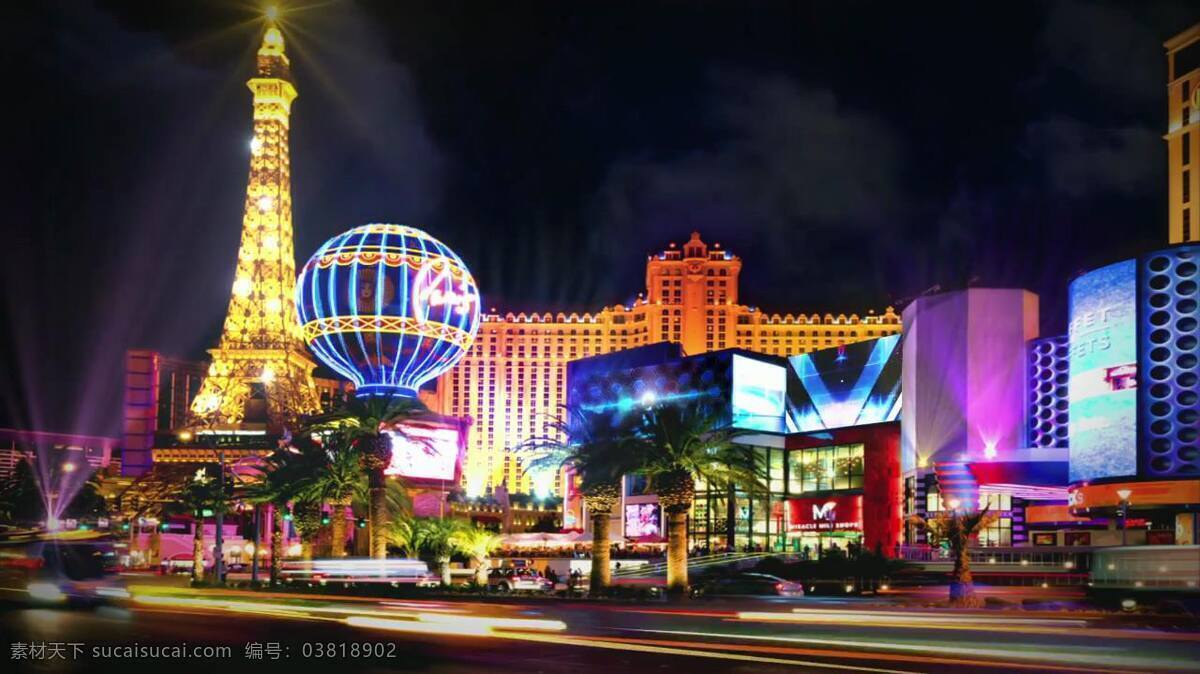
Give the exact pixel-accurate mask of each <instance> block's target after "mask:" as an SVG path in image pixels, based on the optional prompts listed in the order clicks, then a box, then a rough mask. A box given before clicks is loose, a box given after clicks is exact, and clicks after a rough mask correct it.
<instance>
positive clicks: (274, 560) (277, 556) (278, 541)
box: [271, 504, 283, 585]
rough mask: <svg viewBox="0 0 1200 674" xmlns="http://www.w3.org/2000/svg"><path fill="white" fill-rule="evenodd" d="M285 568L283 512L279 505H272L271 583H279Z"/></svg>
mask: <svg viewBox="0 0 1200 674" xmlns="http://www.w3.org/2000/svg"><path fill="white" fill-rule="evenodd" d="M282 569H283V513H282V512H281V511H280V510H279V506H278V505H274V504H273V505H272V506H271V585H278V584H279V572H280V571H281V570H282Z"/></svg>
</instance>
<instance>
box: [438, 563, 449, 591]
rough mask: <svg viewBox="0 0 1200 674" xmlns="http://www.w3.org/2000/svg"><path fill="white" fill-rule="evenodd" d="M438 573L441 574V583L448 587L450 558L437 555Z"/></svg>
mask: <svg viewBox="0 0 1200 674" xmlns="http://www.w3.org/2000/svg"><path fill="white" fill-rule="evenodd" d="M437 563H438V573H439V574H441V576H442V585H443V586H445V587H450V558H449V557H438V560H437Z"/></svg>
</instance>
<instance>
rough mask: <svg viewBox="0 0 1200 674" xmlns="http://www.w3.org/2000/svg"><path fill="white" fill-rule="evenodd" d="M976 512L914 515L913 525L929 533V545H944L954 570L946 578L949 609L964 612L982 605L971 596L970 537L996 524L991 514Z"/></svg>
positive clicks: (980, 601) (955, 510)
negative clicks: (948, 549)
mask: <svg viewBox="0 0 1200 674" xmlns="http://www.w3.org/2000/svg"><path fill="white" fill-rule="evenodd" d="M989 507H990V506H987V507H984V509H983V510H978V511H973V512H972V511H965V512H964V511H960V510H958V509H957V508H955V507H953V506H952V507H951V509H950V510H942V511H940V512H938V513H937V514H935V515H934V516H933V517H931V518H923V517H920V516H917V515H914V516H912V517H911V518H910V521H912V522H913V523H914V524H916V525H917V526H919V527H923V528H924V529H925V530H926V531H928V532H929V542H930V543H932V544H933V545H940V544H942V543H945V544H946V545H947V546H948V547H949V548H950V554H951V555H953V557H954V570H953V571H952V572H951V575H950V605H951V606H960V607H964V608H979V607H980V606H983V601H982V600H980V599H979V597H978V596H977V595H976V594H975V582H974V579H973V578H972V577H971V551H970V548H969V547H968V546H969V545H970V543H971V537H972V536H974V535H975V534H977V533H979V532H980V531H981V530H983V529H986V528H987V526H988V525H989V524H991V523H992V522H995V521H996V515H995V513H989V512H988V508H989Z"/></svg>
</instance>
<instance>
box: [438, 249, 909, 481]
mask: <svg viewBox="0 0 1200 674" xmlns="http://www.w3.org/2000/svg"><path fill="white" fill-rule="evenodd" d="M741 268H742V261H741V259H740V258H738V257H737V256H735V255H733V254H731V253H730V252H729V251H727V250H724V249H722V248H721V246H720V245H719V244H712V245H709V244H707V243H705V242H704V241H703V240H702V239H701V238H700V235H699V234H698V233H693V234H692V236H691V238H690V239H689V240H688V241H687V243H685V244H684V245H683V246H682V247H679V246H676V245H675V244H671V245H670V246H669V247H668V248H667V249H666V250H664V251H662V252H660V253H658V254H655V255H651V256H649V257H648V258H647V261H646V292H645V293H644V294H642V295H641V296H639V298H638V300H637V301H636V302H635V303H633V304H632V305H630V306H622V305H616V306H611V307H606V308H604V309H601V310H600V311H597V312H594V313H585V314H578V313H571V314H564V313H555V314H551V313H516V314H514V313H505V314H500V313H498V312H496V311H495V310H492V311H491V312H488V313H485V314H484V316H483V320H482V322H481V323H480V326H479V333H478V337H477V339H476V340H475V344H474V345H473V346H472V347H471V349H470V350H469V351H468V352H467V354H466V356H465V357H464V358H463V360H462V361H460V362H459V364H458V365H457V366H456V367H455V368H454V369H453V370H451V371H450V372H448V373H446V374H445V375H443V376H442V377H441V378H440V379H439V381H438V388H437V395H436V398H435V399H436V407H437V409H438V410H439V411H441V412H442V413H444V414H448V415H452V416H468V417H470V418H471V419H472V421H473V426H472V429H471V434H470V438H469V439H468V443H469V444H468V448H467V460H466V461H467V463H466V466H465V468H464V474H463V481H464V486H465V488H466V489H467V492H468V493H469V494H473V495H478V494H482V493H484V492H486V491H488V490H490V489H494V488H496V487H497V486H499V485H501V484H504V485H506V486H507V488H508V489H509V491H512V492H515V493H530V492H543V493H548V492H551V491H553V492H554V493H559V490H560V487H561V485H560V484H559V478H558V477H557V476H541V477H539V476H532V475H527V474H525V472H524V466H523V465H522V463H521V457H520V456H519V455H518V454H517V453H515V452H513V451H512V449H513V448H514V447H516V446H518V445H519V444H520V443H522V442H523V441H525V440H526V439H528V438H529V437H531V436H534V435H537V434H540V433H543V432H544V430H545V428H544V427H545V424H546V421H547V420H549V419H551V418H553V417H555V416H558V415H559V414H560V413H561V406H562V405H563V404H565V403H566V402H567V397H566V392H567V381H566V365H567V363H568V362H569V361H572V360H575V359H578V358H586V357H589V356H595V355H599V354H605V353H611V352H614V351H621V350H624V349H630V348H635V347H639V346H644V345H648V344H656V343H661V342H673V343H676V344H679V345H681V346H682V348H683V351H684V353H686V354H689V355H693V354H699V353H705V352H709V351H716V350H721V349H730V348H738V349H745V350H747V351H753V352H756V353H761V354H769V355H777V356H782V355H787V354H800V353H807V352H809V351H814V350H817V349H823V348H828V347H834V346H839V345H844V344H850V343H854V342H858V341H862V340H869V339H873V338H876V337H881V336H886V335H894V334H897V333H899V331H900V317H899V316H898V315H897V314H896V313H894V312H893V311H892V309H891V308H890V307H889V308H888V309H887V310H886V311H884V312H883V313H882V314H875V313H873V312H872V313H869V314H868V315H866V316H858V315H856V314H850V315H848V316H847V315H845V314H838V315H836V316H835V315H833V314H824V315H818V314H807V315H805V314H771V313H766V312H763V311H761V310H758V309H756V308H754V307H751V306H747V305H745V304H742V303H741V301H740V300H741V298H740V296H739V289H738V275H739V273H740V271H741Z"/></svg>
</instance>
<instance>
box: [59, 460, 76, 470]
mask: <svg viewBox="0 0 1200 674" xmlns="http://www.w3.org/2000/svg"><path fill="white" fill-rule="evenodd" d="M62 470H63V472H64V473H74V472H75V464H73V463H71V462H70V461H68V462H66V463H64V464H63V465H62Z"/></svg>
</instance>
